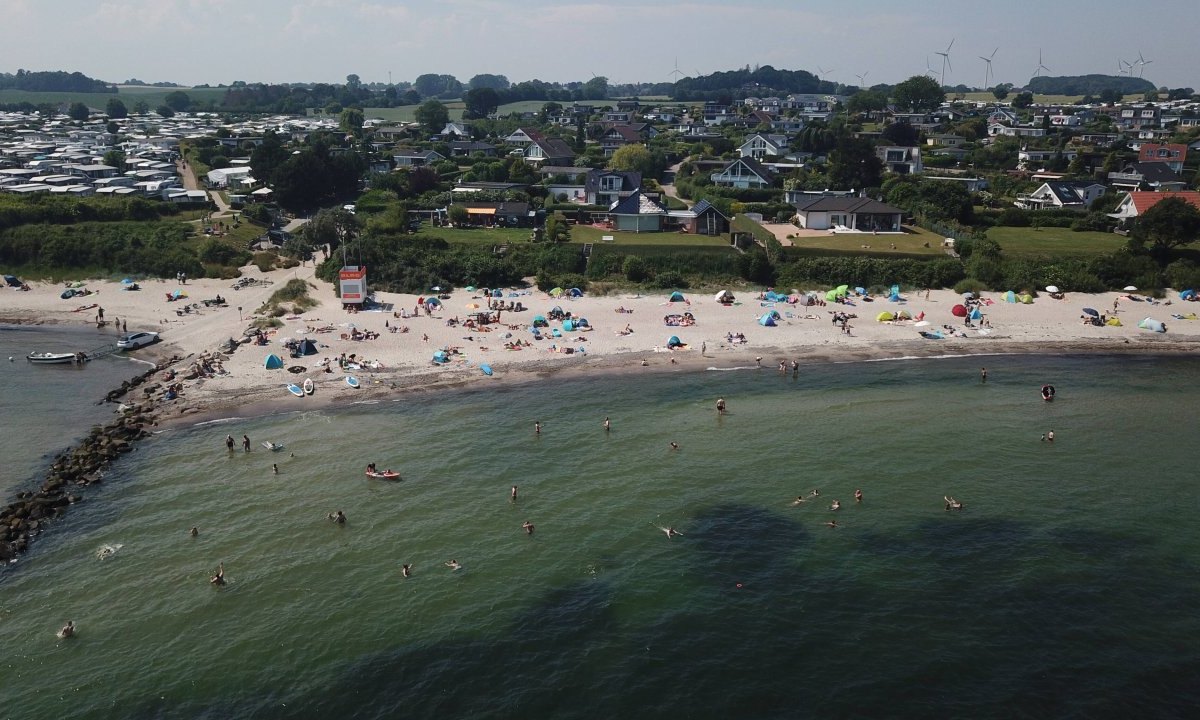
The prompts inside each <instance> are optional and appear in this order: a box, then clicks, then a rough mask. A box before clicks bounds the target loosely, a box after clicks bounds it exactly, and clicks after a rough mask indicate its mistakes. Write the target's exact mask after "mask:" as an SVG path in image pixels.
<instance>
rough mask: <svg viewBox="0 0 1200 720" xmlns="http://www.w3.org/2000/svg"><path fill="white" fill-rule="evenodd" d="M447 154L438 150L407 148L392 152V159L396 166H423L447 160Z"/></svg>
mask: <svg viewBox="0 0 1200 720" xmlns="http://www.w3.org/2000/svg"><path fill="white" fill-rule="evenodd" d="M445 159H446V156H445V155H442V154H441V153H439V152H437V151H436V150H417V149H415V148H406V149H403V150H398V151H396V152H395V153H392V161H393V162H395V163H396V167H398V168H401V167H422V166H424V165H433V164H434V163H438V162H441V161H442V160H445Z"/></svg>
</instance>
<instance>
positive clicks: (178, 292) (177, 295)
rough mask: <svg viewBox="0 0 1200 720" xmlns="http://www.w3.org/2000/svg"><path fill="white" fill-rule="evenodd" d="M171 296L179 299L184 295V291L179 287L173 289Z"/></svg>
mask: <svg viewBox="0 0 1200 720" xmlns="http://www.w3.org/2000/svg"><path fill="white" fill-rule="evenodd" d="M171 297H172V298H174V299H176V300H178V299H179V298H181V297H184V294H183V291H182V290H179V289H175V290H172V291H171Z"/></svg>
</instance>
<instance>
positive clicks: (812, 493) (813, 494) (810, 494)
mask: <svg viewBox="0 0 1200 720" xmlns="http://www.w3.org/2000/svg"><path fill="white" fill-rule="evenodd" d="M820 494H821V491H820V490H817V489H815V488H814V489H813V491H812V492H810V493H809V494H808V496H809V497H810V498H814V497H816V496H818V495H820Z"/></svg>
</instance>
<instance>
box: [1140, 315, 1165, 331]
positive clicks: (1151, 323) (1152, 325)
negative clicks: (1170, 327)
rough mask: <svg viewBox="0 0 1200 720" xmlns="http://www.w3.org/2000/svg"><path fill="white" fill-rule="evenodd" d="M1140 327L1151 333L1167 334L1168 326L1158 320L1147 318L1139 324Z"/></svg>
mask: <svg viewBox="0 0 1200 720" xmlns="http://www.w3.org/2000/svg"><path fill="white" fill-rule="evenodd" d="M1138 327H1140V328H1141V329H1143V330H1149V331H1151V332H1159V333H1165V332H1166V331H1167V326H1166V325H1164V324H1162V323H1161V322H1159V321H1158V320H1155V319H1154V318H1145V319H1144V320H1142V321H1140V322H1138Z"/></svg>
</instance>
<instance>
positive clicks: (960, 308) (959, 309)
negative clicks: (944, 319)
mask: <svg viewBox="0 0 1200 720" xmlns="http://www.w3.org/2000/svg"><path fill="white" fill-rule="evenodd" d="M950 312H951V313H952V314H953V315H954V317H966V316H967V306H966V305H955V306H954V307H952V308H950Z"/></svg>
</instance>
